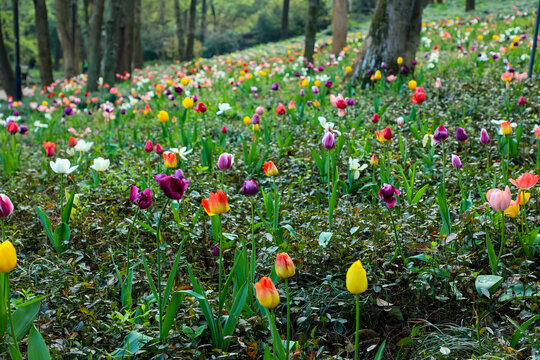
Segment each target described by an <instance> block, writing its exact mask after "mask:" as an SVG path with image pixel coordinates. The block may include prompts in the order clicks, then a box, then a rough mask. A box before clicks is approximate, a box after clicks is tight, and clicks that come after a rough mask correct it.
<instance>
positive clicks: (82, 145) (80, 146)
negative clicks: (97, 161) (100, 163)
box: [73, 140, 94, 152]
mask: <svg viewBox="0 0 540 360" xmlns="http://www.w3.org/2000/svg"><path fill="white" fill-rule="evenodd" d="M92 145H94V143H93V142H86V141H84V140H79V141H78V142H77V145H75V147H74V148H73V149H75V151H80V152H88V150H90V148H91V147H92Z"/></svg>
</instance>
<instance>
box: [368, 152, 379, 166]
mask: <svg viewBox="0 0 540 360" xmlns="http://www.w3.org/2000/svg"><path fill="white" fill-rule="evenodd" d="M369 163H370V164H371V165H373V166H375V165H378V164H379V159H377V156H375V154H373V155H371V159H369Z"/></svg>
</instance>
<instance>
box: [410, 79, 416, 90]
mask: <svg viewBox="0 0 540 360" xmlns="http://www.w3.org/2000/svg"><path fill="white" fill-rule="evenodd" d="M416 85H417V84H416V81H414V80H411V81H409V89H411V90H414V89H416Z"/></svg>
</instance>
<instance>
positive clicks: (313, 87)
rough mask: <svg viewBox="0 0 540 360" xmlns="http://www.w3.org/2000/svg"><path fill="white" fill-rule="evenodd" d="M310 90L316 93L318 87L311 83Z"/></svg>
mask: <svg viewBox="0 0 540 360" xmlns="http://www.w3.org/2000/svg"><path fill="white" fill-rule="evenodd" d="M311 92H312V93H314V94H318V93H319V88H318V87H316V86H315V85H313V86H312V87H311Z"/></svg>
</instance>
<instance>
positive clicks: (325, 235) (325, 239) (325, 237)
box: [319, 231, 332, 248]
mask: <svg viewBox="0 0 540 360" xmlns="http://www.w3.org/2000/svg"><path fill="white" fill-rule="evenodd" d="M331 238H332V233H331V232H326V231H323V232H322V233H321V234H320V235H319V245H320V246H322V247H323V248H324V247H326V245H328V243H329V242H330V239H331Z"/></svg>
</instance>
